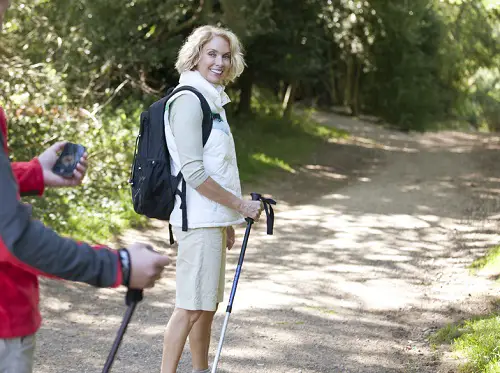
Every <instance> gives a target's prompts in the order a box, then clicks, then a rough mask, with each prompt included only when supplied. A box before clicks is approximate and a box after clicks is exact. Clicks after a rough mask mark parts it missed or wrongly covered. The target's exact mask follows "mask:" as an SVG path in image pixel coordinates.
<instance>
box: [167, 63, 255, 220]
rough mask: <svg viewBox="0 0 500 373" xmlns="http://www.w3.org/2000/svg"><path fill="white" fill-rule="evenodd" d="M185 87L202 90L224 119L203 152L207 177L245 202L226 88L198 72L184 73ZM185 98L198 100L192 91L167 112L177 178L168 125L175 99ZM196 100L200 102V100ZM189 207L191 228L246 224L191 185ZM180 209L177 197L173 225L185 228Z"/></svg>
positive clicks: (217, 122)
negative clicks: (214, 83)
mask: <svg viewBox="0 0 500 373" xmlns="http://www.w3.org/2000/svg"><path fill="white" fill-rule="evenodd" d="M183 85H189V86H192V87H195V88H196V89H198V90H199V91H200V92H201V93H202V94H203V96H204V97H205V99H206V100H207V101H208V103H209V105H210V109H211V110H212V113H217V114H219V115H220V117H221V120H218V119H214V121H213V128H212V132H211V133H210V136H209V138H208V140H207V143H206V144H205V147H204V148H203V166H204V168H205V172H206V174H207V175H208V176H210V177H211V178H212V179H213V180H214V181H215V182H217V183H218V184H219V185H220V186H222V187H223V188H224V189H226V190H227V191H229V192H231V193H233V194H234V195H236V196H237V197H240V198H241V185H240V176H239V172H238V165H237V163H236V150H235V146H234V139H233V136H232V134H231V130H230V128H229V124H228V123H227V118H226V112H225V111H224V108H223V105H224V104H226V103H227V102H229V97H228V96H227V95H226V94H225V93H224V90H223V87H220V88H219V89H218V88H216V87H215V86H213V85H212V84H211V83H210V82H209V81H207V80H206V79H205V78H203V77H202V76H201V74H200V73H199V72H198V71H187V72H184V73H182V74H181V77H180V80H179V85H178V86H177V87H179V86H183ZM177 87H176V88H177ZM183 94H188V95H192V96H194V97H196V95H195V94H194V93H191V92H189V91H183V92H180V93H178V94H176V95H174V96H173V97H172V98H170V100H169V101H168V102H167V106H166V107H167V109H166V110H165V116H164V118H165V137H166V140H167V146H168V150H169V152H170V157H171V158H170V160H171V166H172V173H173V174H174V175H177V174H178V173H179V172H180V170H181V166H180V160H179V153H178V152H177V146H176V144H175V140H174V135H173V133H172V129H171V128H170V124H169V121H168V116H169V115H168V107H169V105H170V103H171V102H172V101H173V100H174V99H175V98H177V97H179V96H180V95H183ZM196 100H198V98H197V97H196ZM200 128H201V123H200ZM200 136H201V131H200ZM181 187H182V183H180V184H179V188H181ZM186 204H187V220H188V228H202V227H226V226H230V225H237V224H241V223H243V222H244V221H245V220H244V218H243V216H241V215H240V214H239V213H238V212H237V211H235V210H233V209H230V208H228V207H226V206H223V205H221V204H219V203H217V202H214V201H212V200H210V199H208V198H206V197H204V196H202V195H201V194H200V193H198V192H197V191H196V190H195V189H193V188H192V187H190V186H189V185H187V184H186ZM180 205H181V199H180V196H176V200H175V206H174V210H173V211H172V214H171V216H170V224H172V226H174V227H182V210H181V209H180Z"/></svg>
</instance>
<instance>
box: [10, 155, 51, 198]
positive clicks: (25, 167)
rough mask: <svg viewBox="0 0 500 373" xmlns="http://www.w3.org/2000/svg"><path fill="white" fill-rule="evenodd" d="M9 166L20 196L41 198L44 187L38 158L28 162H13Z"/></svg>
mask: <svg viewBox="0 0 500 373" xmlns="http://www.w3.org/2000/svg"><path fill="white" fill-rule="evenodd" d="M11 166H12V172H13V173H14V177H15V178H16V180H17V185H19V193H20V194H21V196H29V195H38V196H41V195H42V194H43V191H44V188H45V185H44V182H43V171H42V166H41V165H40V162H39V161H38V158H34V159H33V160H31V161H30V162H13V163H11Z"/></svg>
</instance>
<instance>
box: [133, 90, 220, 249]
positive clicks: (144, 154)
mask: <svg viewBox="0 0 500 373" xmlns="http://www.w3.org/2000/svg"><path fill="white" fill-rule="evenodd" d="M180 91H191V92H193V93H194V94H196V96H197V97H198V99H199V100H200V103H201V108H202V110H203V122H202V135H203V146H205V144H206V142H207V140H208V137H209V136H210V132H211V131H212V120H213V118H212V111H211V110H210V106H209V105H208V102H207V100H206V99H205V97H203V95H202V94H201V93H200V92H199V91H198V90H197V89H196V88H194V87H190V86H182V87H179V88H177V89H175V90H173V89H170V90H169V91H167V95H166V96H165V97H163V98H162V99H160V100H158V101H156V102H155V103H154V104H152V105H151V106H150V107H149V109H148V110H147V111H144V112H143V113H142V114H141V123H140V129H139V135H138V136H137V139H136V143H135V150H134V159H133V162H132V167H131V170H130V180H129V183H130V186H131V188H132V203H133V205H134V210H135V212H136V213H138V214H140V215H145V216H147V217H148V218H154V219H159V220H169V219H170V214H171V213H172V211H173V209H174V203H175V196H176V195H177V194H178V195H179V196H180V197H181V201H182V202H181V209H182V230H183V231H187V229H188V224H187V210H186V209H187V206H186V181H185V180H184V178H183V177H182V174H181V173H180V172H179V174H178V175H172V170H171V165H170V153H169V151H168V147H167V141H166V138H165V121H164V115H165V107H166V104H167V101H168V100H169V99H170V97H172V96H173V95H174V94H176V93H178V92H180ZM181 181H182V187H181V190H179V189H178V186H179V183H181ZM169 228H170V229H169V230H170V243H171V244H172V243H173V242H174V241H173V235H172V228H171V226H170V227H169Z"/></svg>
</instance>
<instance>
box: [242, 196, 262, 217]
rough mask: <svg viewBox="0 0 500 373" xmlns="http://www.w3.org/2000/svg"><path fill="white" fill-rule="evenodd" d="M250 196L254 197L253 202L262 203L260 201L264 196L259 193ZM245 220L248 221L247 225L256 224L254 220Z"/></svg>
mask: <svg viewBox="0 0 500 373" xmlns="http://www.w3.org/2000/svg"><path fill="white" fill-rule="evenodd" d="M250 195H251V196H252V201H260V199H261V198H262V195H261V194H259V193H250ZM245 220H246V221H247V223H250V224H253V223H254V221H253V219H252V218H245Z"/></svg>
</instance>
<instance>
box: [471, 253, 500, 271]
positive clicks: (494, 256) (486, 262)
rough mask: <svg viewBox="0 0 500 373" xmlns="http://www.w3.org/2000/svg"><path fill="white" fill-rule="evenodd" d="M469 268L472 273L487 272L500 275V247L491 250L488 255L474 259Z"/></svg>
mask: <svg viewBox="0 0 500 373" xmlns="http://www.w3.org/2000/svg"><path fill="white" fill-rule="evenodd" d="M470 268H471V269H472V270H473V271H474V272H477V271H480V270H486V271H488V272H495V273H500V246H496V247H494V248H492V249H491V250H489V252H488V254H486V255H485V256H483V257H481V258H479V259H476V260H475V261H474V262H473V263H472V264H471V266H470Z"/></svg>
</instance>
